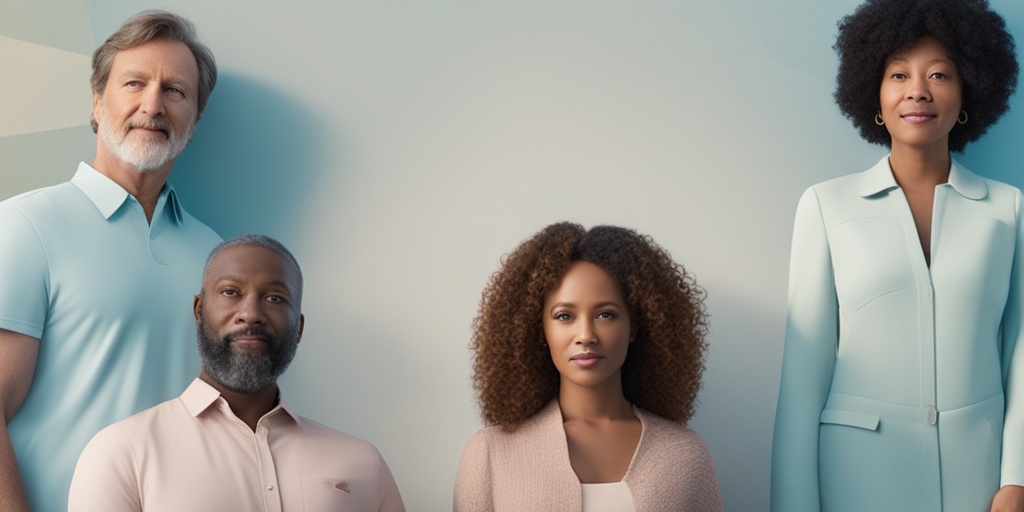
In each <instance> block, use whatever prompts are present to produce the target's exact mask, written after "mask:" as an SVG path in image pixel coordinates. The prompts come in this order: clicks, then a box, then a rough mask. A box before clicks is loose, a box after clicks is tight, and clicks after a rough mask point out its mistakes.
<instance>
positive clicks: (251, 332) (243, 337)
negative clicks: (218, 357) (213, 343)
mask: <svg viewBox="0 0 1024 512" xmlns="http://www.w3.org/2000/svg"><path fill="white" fill-rule="evenodd" d="M224 339H225V341H227V342H228V343H230V344H232V345H238V346H242V347H255V346H259V345H267V344H269V343H270V339H271V336H270V333H268V332H266V331H265V330H264V329H259V328H249V329H244V330H241V331H236V332H233V333H231V334H228V335H227V336H225V337H224Z"/></svg>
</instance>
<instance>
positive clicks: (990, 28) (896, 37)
mask: <svg viewBox="0 0 1024 512" xmlns="http://www.w3.org/2000/svg"><path fill="white" fill-rule="evenodd" d="M926 35H931V36H934V37H935V38H936V39H938V40H939V41H940V42H941V43H942V44H943V45H944V46H945V47H946V52H947V53H948V54H949V57H950V58H951V59H953V62H954V63H955V64H956V66H957V70H958V72H959V74H960V78H961V80H962V83H963V109H964V110H965V111H966V112H967V113H968V115H969V120H968V122H967V123H966V124H963V125H960V124H958V125H956V126H954V127H953V131H952V132H950V134H949V149H950V151H954V152H960V151H962V150H963V149H964V147H965V146H966V145H967V143H969V142H972V141H974V140H976V139H978V138H979V137H981V136H982V135H984V134H985V132H986V131H987V130H988V128H989V127H990V126H992V125H993V124H994V123H995V122H996V121H997V120H998V119H999V117H1000V116H1002V115H1003V114H1004V113H1006V111H1007V110H1009V108H1010V105H1009V100H1010V95H1012V94H1013V91H1014V89H1016V87H1017V57H1016V53H1015V50H1014V44H1013V37H1012V36H1011V35H1010V34H1009V32H1007V31H1006V24H1005V22H1004V21H1003V18H1002V17H1001V16H1000V15H999V14H997V13H995V12H994V11H992V9H990V8H989V5H988V2H987V1H986V0H868V1H867V2H864V3H863V4H861V5H860V7H858V8H857V10H856V11H854V12H853V14H851V15H849V16H846V17H845V18H843V19H842V20H840V22H839V36H838V38H837V39H836V44H835V46H834V47H833V48H835V50H836V52H837V53H838V54H839V71H838V73H837V74H836V92H835V99H836V103H837V104H838V105H839V109H840V110H841V111H842V112H843V114H844V115H845V116H846V117H848V118H850V120H851V121H853V124H854V126H856V127H857V129H858V130H860V134H861V136H862V137H864V140H866V141H868V142H871V143H874V144H881V145H884V146H889V145H891V144H892V140H891V138H890V136H889V132H888V130H886V128H885V126H878V125H877V124H875V122H874V118H875V114H876V113H878V110H879V99H878V95H879V88H880V87H881V81H882V75H883V73H884V71H885V64H886V60H887V59H888V58H889V57H890V56H892V55H893V54H895V53H897V52H899V51H901V50H903V49H904V48H907V47H908V46H910V45H912V44H913V43H914V42H916V41H917V40H919V39H920V38H921V37H924V36H926Z"/></svg>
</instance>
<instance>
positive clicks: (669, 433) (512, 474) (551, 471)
mask: <svg viewBox="0 0 1024 512" xmlns="http://www.w3.org/2000/svg"><path fill="white" fill-rule="evenodd" d="M633 411H634V412H635V414H636V416H637V418H639V419H640V423H641V425H643V431H642V433H641V434H640V442H639V444H637V447H636V453H634V454H633V460H632V461H630V463H629V468H628V469H627V470H626V475H625V477H623V481H625V482H626V484H627V485H628V486H629V491H630V494H632V496H633V505H634V506H635V507H636V510H637V512H666V511H699V512H703V511H713V512H720V511H721V510H722V496H721V493H720V491H719V489H718V480H717V478H716V476H715V467H714V464H713V463H712V461H711V455H710V453H708V449H707V446H706V445H705V444H704V441H703V440H702V439H701V438H700V436H699V435H697V433H696V432H694V431H692V430H690V429H688V428H686V427H685V426H683V425H680V424H678V423H674V422H672V421H669V420H667V419H665V418H662V417H661V416H658V415H656V414H653V413H650V412H647V411H645V410H643V409H640V408H637V407H634V408H633ZM582 492H583V491H582V487H581V486H580V481H579V479H578V478H577V477H576V473H575V472H574V471H573V469H572V465H571V464H570V462H569V447H568V443H567V441H566V438H565V429H564V427H563V426H562V413H561V410H560V409H559V407H558V400H557V399H556V400H553V401H552V402H551V403H549V404H548V405H546V406H545V407H544V408H543V409H541V410H540V412H538V413H537V414H536V415H534V416H533V417H532V418H530V419H529V420H527V421H526V422H525V423H523V424H522V425H521V426H520V427H519V428H518V429H516V430H515V431H514V432H511V433H509V432H505V431H503V430H502V429H501V427H498V426H490V427H487V428H484V429H483V430H480V431H479V432H477V433H476V434H474V435H473V437H472V438H470V440H469V443H468V444H467V445H466V448H465V450H464V451H463V452H462V459H461V460H460V461H459V469H458V473H457V475H456V478H455V507H454V510H455V512H483V511H493V512H506V511H507V512H524V511H530V512H544V511H552V512H555V511H557V512H567V511H568V512H571V511H580V510H582V506H583V505H582Z"/></svg>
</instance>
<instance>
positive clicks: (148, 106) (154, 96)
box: [139, 85, 164, 117]
mask: <svg viewBox="0 0 1024 512" xmlns="http://www.w3.org/2000/svg"><path fill="white" fill-rule="evenodd" d="M140 101H141V104H140V105H139V110H141V111H142V113H144V114H147V115H149V116H150V117H156V116H158V115H163V113H164V98H163V91H161V89H160V87H158V86H156V85H151V86H149V87H147V88H146V90H145V92H143V94H142V98H141V100H140Z"/></svg>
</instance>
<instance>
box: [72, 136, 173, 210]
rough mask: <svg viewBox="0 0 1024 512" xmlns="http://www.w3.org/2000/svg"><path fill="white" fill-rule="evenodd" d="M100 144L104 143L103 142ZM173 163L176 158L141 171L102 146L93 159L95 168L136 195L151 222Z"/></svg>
mask: <svg viewBox="0 0 1024 512" xmlns="http://www.w3.org/2000/svg"><path fill="white" fill-rule="evenodd" d="M100 144H101V145H102V142H100ZM173 165H174V160H171V161H170V162H167V164H166V165H164V166H163V167H161V168H159V169H154V170H152V171H148V172H139V170H138V169H136V168H134V167H132V166H131V165H128V164H126V163H124V162H122V161H120V160H118V159H117V158H114V157H113V155H111V154H110V153H109V152H107V151H104V150H103V148H102V147H100V148H97V151H96V157H95V158H93V161H92V168H93V169H96V170H97V171H99V172H100V174H102V175H104V176H106V177H108V178H110V180H111V181H113V182H114V183H117V184H118V185H120V186H121V188H123V189H125V190H126V191H127V192H128V193H129V194H131V195H132V196H133V197H135V199H136V200H137V201H138V202H139V204H140V205H142V210H143V211H144V212H146V220H147V221H149V222H152V221H153V212H154V211H155V210H156V201H157V198H159V197H160V191H161V190H163V188H164V183H166V182H167V176H169V175H170V174H171V167H172V166H173Z"/></svg>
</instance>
